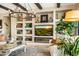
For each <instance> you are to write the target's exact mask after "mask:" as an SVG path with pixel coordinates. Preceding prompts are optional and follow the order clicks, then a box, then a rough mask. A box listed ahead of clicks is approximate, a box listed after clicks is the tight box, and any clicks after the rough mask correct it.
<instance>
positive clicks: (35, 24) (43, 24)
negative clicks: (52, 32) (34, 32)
mask: <svg viewBox="0 0 79 59" xmlns="http://www.w3.org/2000/svg"><path fill="white" fill-rule="evenodd" d="M35 25H53V23H35Z"/></svg>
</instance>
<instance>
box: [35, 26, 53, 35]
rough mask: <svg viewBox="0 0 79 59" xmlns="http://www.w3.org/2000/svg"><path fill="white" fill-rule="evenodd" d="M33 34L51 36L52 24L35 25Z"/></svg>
mask: <svg viewBox="0 0 79 59" xmlns="http://www.w3.org/2000/svg"><path fill="white" fill-rule="evenodd" d="M35 35H36V36H53V26H52V25H36V26H35Z"/></svg>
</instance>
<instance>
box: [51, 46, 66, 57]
mask: <svg viewBox="0 0 79 59" xmlns="http://www.w3.org/2000/svg"><path fill="white" fill-rule="evenodd" d="M61 52H62V51H61V50H60V49H58V45H52V46H50V54H51V56H63V55H64V54H63V52H62V53H61Z"/></svg>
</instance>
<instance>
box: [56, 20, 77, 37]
mask: <svg viewBox="0 0 79 59" xmlns="http://www.w3.org/2000/svg"><path fill="white" fill-rule="evenodd" d="M56 25H57V27H56V32H57V33H58V34H64V35H65V31H66V32H67V33H68V34H69V35H70V36H71V35H74V34H73V32H74V30H75V28H76V27H77V22H64V21H63V20H62V19H61V20H60V21H59V22H57V24H56Z"/></svg>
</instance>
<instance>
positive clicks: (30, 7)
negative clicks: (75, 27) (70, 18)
mask: <svg viewBox="0 0 79 59" xmlns="http://www.w3.org/2000/svg"><path fill="white" fill-rule="evenodd" d="M16 4H17V3H16ZM18 4H19V5H20V6H19V7H18V6H17V5H15V4H14V3H0V5H1V6H3V7H6V8H8V9H10V10H12V11H16V10H18V9H20V10H21V11H30V12H31V11H34V12H35V11H37V10H39V11H41V10H46V9H49V10H50V9H53V8H57V3H18ZM73 5H76V3H60V6H59V8H61V7H67V6H73ZM1 6H0V12H8V10H5V8H2V7H1ZM21 7H23V8H25V9H22V8H21Z"/></svg>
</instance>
